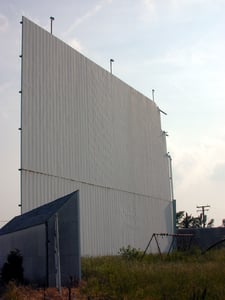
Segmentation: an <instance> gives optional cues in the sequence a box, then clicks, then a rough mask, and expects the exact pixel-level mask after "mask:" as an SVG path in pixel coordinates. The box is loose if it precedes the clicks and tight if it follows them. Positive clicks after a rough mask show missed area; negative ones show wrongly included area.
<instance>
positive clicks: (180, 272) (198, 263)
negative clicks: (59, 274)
mask: <svg viewBox="0 0 225 300" xmlns="http://www.w3.org/2000/svg"><path fill="white" fill-rule="evenodd" d="M141 255H142V252H141V251H139V250H136V249H135V248H132V247H130V246H129V247H127V248H121V249H120V252H119V255H118V256H107V257H97V258H92V257H88V258H83V259H82V277H83V280H82V283H81V285H80V288H79V290H78V289H76V290H74V291H73V295H75V294H76V299H77V300H81V299H83V300H84V299H86V300H87V299H88V300H130V299H132V300H135V299H137V300H142V299H143V300H212V299H213V300H223V299H225V284H224V283H225V280H224V278H225V250H224V249H220V250H213V251H209V252H207V253H205V254H204V255H202V254H201V253H200V251H197V250H192V252H191V253H190V252H189V253H187V252H173V253H171V254H170V255H166V254H165V255H162V256H161V255H156V254H148V255H146V256H144V257H143V259H140V256H141ZM81 293H82V295H81ZM73 297H74V296H73ZM1 299H4V300H20V299H21V300H22V299H30V300H38V299H40V300H41V299H58V300H59V299H61V300H66V299H69V297H68V289H66V288H65V289H64V290H63V291H62V295H59V293H58V292H57V291H56V289H48V290H43V289H42V290H33V289H31V288H30V287H23V286H17V285H15V284H14V283H12V282H10V283H9V284H8V286H7V288H6V291H5V293H4V295H3V296H2V298H1Z"/></svg>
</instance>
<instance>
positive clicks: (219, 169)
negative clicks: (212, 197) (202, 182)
mask: <svg viewBox="0 0 225 300" xmlns="http://www.w3.org/2000/svg"><path fill="white" fill-rule="evenodd" d="M210 178H211V179H212V180H215V181H223V182H224V181H225V161H221V162H218V163H217V164H216V165H215V166H214V169H213V170H212V174H211V177H210Z"/></svg>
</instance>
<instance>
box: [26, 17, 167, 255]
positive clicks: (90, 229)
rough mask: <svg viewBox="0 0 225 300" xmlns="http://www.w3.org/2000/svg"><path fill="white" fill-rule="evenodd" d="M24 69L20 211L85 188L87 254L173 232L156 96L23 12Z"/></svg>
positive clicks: (83, 216) (84, 244)
mask: <svg viewBox="0 0 225 300" xmlns="http://www.w3.org/2000/svg"><path fill="white" fill-rule="evenodd" d="M22 71H23V72H22V133H21V134H22V139H21V141H22V160H21V168H22V171H21V177H22V179H21V180H22V181H21V182H22V185H21V189H22V211H23V212H26V211H28V210H30V209H31V208H34V207H37V206H39V205H41V204H44V203H46V202H48V201H51V200H53V199H54V198H55V199H56V198H58V197H60V196H63V195H64V194H68V193H70V192H72V191H74V190H76V189H79V190H80V201H81V203H80V205H81V243H82V246H81V252H82V254H85V255H86V254H95V255H97V254H106V253H116V252H117V251H118V248H119V247H122V246H126V245H127V244H128V243H129V244H132V243H133V244H134V246H136V247H140V245H141V247H143V245H144V243H145V242H146V239H147V238H148V236H149V234H150V232H153V231H155V232H171V231H172V221H171V211H170V210H169V211H167V214H164V212H165V211H166V208H167V207H170V205H171V203H170V187H169V171H168V158H167V157H166V144H165V137H164V135H163V133H162V130H161V124H160V112H159V110H158V107H157V106H156V104H155V103H154V102H152V101H151V100H150V99H148V98H146V97H145V96H143V95H142V94H140V93H139V92H138V91H136V90H134V89H133V88H131V87H130V86H128V85H127V84H125V83H124V82H122V81H121V80H120V79H118V78H117V77H115V76H113V75H112V74H110V73H109V72H107V71H106V70H104V69H102V68H101V67H99V66H98V65H96V64H95V63H94V62H92V61H90V60H89V59H87V58H86V57H84V56H83V55H81V54H80V53H78V52H77V51H76V50H74V49H72V48H71V47H69V46H68V45H66V44H65V43H63V42H62V41H60V40H59V39H57V38H56V37H54V36H53V35H51V34H50V33H48V32H47V31H45V30H43V29H41V28H40V27H38V26H37V25H35V24H34V23H32V22H31V21H29V20H28V19H26V18H23V53H22ZM123 211H124V213H123ZM132 211H133V213H131V212H132ZM129 212H130V213H129ZM132 215H133V218H134V220H132V217H131V216H132ZM137 216H140V217H139V218H140V219H142V220H143V225H142V223H141V221H139V219H137ZM165 218H166V220H164V219H165ZM170 223H171V224H170ZM136 224H139V225H138V227H135V226H136ZM150 227H151V228H150ZM137 235H140V236H142V239H140V238H137ZM135 236H136V237H135Z"/></svg>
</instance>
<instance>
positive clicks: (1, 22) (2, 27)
mask: <svg viewBox="0 0 225 300" xmlns="http://www.w3.org/2000/svg"><path fill="white" fill-rule="evenodd" d="M8 26H9V22H8V19H7V17H6V16H3V15H1V14H0V32H6V30H7V29H8Z"/></svg>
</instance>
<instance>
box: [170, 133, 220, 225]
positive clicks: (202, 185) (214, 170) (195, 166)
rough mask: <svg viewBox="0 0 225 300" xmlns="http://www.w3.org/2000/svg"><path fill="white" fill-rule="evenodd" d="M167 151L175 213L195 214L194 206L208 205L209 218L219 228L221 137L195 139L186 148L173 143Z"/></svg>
mask: <svg viewBox="0 0 225 300" xmlns="http://www.w3.org/2000/svg"><path fill="white" fill-rule="evenodd" d="M218 132H219V131H218ZM169 148H170V153H171V154H172V158H173V161H172V162H173V174H174V193H175V198H176V199H177V205H178V210H186V211H188V212H189V213H192V214H196V205H202V204H209V205H211V208H210V214H211V215H210V218H215V219H216V223H217V225H220V222H221V220H222V218H224V217H225V215H224V209H225V205H224V204H223V202H221V200H222V199H223V197H224V192H225V186H224V180H225V160H224V153H225V133H224V132H221V136H219V135H218V136H217V137H215V136H208V137H206V136H205V137H202V138H201V137H199V141H198V142H197V143H196V144H195V145H192V146H190V145H189V146H186V147H184V146H183V145H182V144H181V143H180V142H179V141H178V140H177V141H175V142H173V143H172V144H170V147H169Z"/></svg>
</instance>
